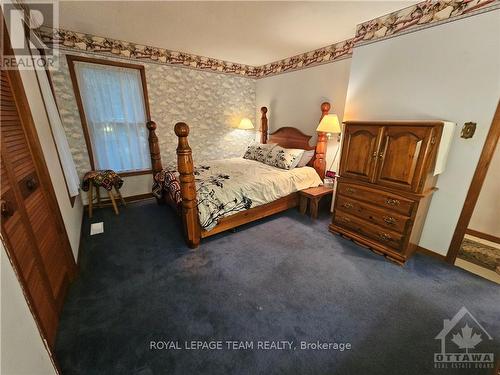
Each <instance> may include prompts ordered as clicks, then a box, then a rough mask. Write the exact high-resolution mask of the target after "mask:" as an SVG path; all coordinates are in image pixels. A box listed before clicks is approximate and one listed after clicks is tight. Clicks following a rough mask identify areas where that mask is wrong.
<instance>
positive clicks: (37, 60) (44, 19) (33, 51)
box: [0, 0, 59, 70]
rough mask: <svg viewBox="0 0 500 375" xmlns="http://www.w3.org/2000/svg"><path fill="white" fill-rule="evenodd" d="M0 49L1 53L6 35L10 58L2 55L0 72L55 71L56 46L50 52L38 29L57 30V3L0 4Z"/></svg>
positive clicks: (9, 1) (8, 1) (36, 0)
mask: <svg viewBox="0 0 500 375" xmlns="http://www.w3.org/2000/svg"><path fill="white" fill-rule="evenodd" d="M1 7H2V13H3V17H1V16H0V30H1V31H0V36H1V38H0V47H2V51H4V47H3V45H2V44H3V42H4V35H3V34H4V33H5V32H7V34H8V39H9V44H10V48H11V49H12V54H9V55H7V54H6V55H3V54H2V58H1V61H0V67H1V69H28V70H30V69H33V68H34V69H47V68H49V69H54V68H57V65H56V63H57V61H58V60H57V54H58V50H57V48H56V47H57V46H52V48H49V47H48V46H47V45H46V44H45V43H43V41H42V40H41V38H40V36H39V30H40V27H41V26H42V25H43V27H44V28H48V29H52V28H57V27H58V26H59V3H58V1H56V0H24V1H18V0H1Z"/></svg>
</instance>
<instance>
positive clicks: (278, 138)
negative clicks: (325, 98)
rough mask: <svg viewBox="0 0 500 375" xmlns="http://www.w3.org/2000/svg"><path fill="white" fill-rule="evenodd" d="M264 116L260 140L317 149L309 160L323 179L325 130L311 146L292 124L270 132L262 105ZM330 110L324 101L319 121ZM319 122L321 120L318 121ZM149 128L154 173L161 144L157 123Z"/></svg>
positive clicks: (304, 135)
mask: <svg viewBox="0 0 500 375" xmlns="http://www.w3.org/2000/svg"><path fill="white" fill-rule="evenodd" d="M260 111H261V113H262V116H261V119H260V142H261V143H267V142H268V141H269V142H273V143H277V144H279V145H280V146H281V147H284V148H301V149H304V150H315V152H314V156H313V158H312V160H311V161H310V162H309V165H310V166H311V167H313V168H314V169H316V172H318V174H319V176H320V177H321V178H322V179H323V178H324V177H325V170H326V162H325V155H326V143H327V140H328V139H327V137H326V134H325V133H323V132H318V140H317V141H316V145H314V146H310V145H309V141H310V139H311V138H312V136H310V135H306V134H304V133H302V132H301V131H300V130H299V129H297V128H293V127H290V126H285V127H283V128H279V129H278V130H276V131H275V132H273V133H271V134H268V132H269V129H268V121H267V108H266V107H262V108H261V109H260ZM328 111H330V103H327V102H324V103H323V104H321V117H320V119H319V121H321V119H322V118H323V116H325V115H326V114H328ZM318 123H319V122H318ZM146 126H147V128H148V133H149V137H148V143H149V152H150V154H151V169H152V170H153V175H155V174H156V173H157V172H160V171H161V170H162V165H161V154H160V146H159V143H158V137H157V136H156V132H155V130H156V123H155V122H154V121H148V122H147V124H146Z"/></svg>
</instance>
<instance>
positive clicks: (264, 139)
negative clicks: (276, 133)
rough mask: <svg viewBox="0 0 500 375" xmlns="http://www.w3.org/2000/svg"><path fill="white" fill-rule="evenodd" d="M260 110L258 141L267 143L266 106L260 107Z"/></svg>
mask: <svg viewBox="0 0 500 375" xmlns="http://www.w3.org/2000/svg"><path fill="white" fill-rule="evenodd" d="M260 112H261V113H262V116H261V118H260V143H267V133H268V126H267V117H266V113H267V107H262V108H261V109H260Z"/></svg>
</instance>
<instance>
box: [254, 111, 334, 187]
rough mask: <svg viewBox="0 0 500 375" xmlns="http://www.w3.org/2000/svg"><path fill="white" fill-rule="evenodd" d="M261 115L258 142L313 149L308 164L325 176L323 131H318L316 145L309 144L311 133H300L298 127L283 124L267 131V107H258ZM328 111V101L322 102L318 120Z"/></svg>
mask: <svg viewBox="0 0 500 375" xmlns="http://www.w3.org/2000/svg"><path fill="white" fill-rule="evenodd" d="M260 111H261V113H262V116H261V127H260V142H261V143H267V142H270V143H277V144H278V145H279V146H281V147H284V148H301V149H303V150H315V152H314V156H313V158H312V159H311V161H310V162H309V164H308V165H309V166H311V167H313V168H314V169H315V170H316V172H318V174H319V176H320V177H321V179H323V178H325V170H326V161H325V156H326V144H327V141H328V138H327V136H326V134H325V133H323V132H318V140H317V141H316V145H314V146H310V145H309V141H310V140H311V138H312V136H311V135H306V134H304V133H302V132H301V131H300V130H299V129H297V128H294V127H291V126H285V127H282V128H279V129H278V130H276V131H274V132H272V133H269V134H268V132H269V129H268V121H267V108H266V107H262V108H261V109H260ZM329 111H330V103H328V102H324V103H322V104H321V117H320V119H319V121H318V124H319V122H320V121H321V119H323V116H325V115H327V114H328V112H329Z"/></svg>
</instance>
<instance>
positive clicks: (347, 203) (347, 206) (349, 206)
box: [342, 202, 354, 208]
mask: <svg viewBox="0 0 500 375" xmlns="http://www.w3.org/2000/svg"><path fill="white" fill-rule="evenodd" d="M342 206H343V207H345V208H353V207H354V205H353V204H352V203H349V202H345V203H344V204H343V205H342Z"/></svg>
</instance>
